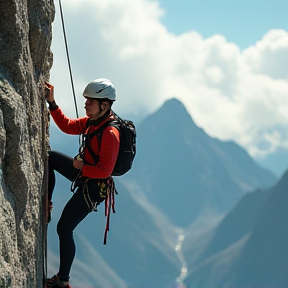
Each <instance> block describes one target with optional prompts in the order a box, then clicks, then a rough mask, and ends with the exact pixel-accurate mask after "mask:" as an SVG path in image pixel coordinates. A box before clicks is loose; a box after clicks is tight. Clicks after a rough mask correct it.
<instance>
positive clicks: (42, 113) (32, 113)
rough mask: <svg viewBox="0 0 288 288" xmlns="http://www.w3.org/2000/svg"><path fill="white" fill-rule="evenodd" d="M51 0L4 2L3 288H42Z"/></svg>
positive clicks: (0, 5) (0, 37) (0, 95)
mask: <svg viewBox="0 0 288 288" xmlns="http://www.w3.org/2000/svg"><path fill="white" fill-rule="evenodd" d="M54 13H55V11H54V3H53V1H52V0H5V1H4V0H1V1H0V287H1V288H4V287H13V288H16V287H17V288H19V287H29V288H31V287H43V278H44V277H45V265H46V264H45V260H46V259H45V249H46V223H45V207H46V205H45V202H46V201H45V200H46V198H45V194H46V190H47V189H46V186H47V175H46V171H47V169H46V165H47V157H46V155H47V142H48V141H47V139H48V133H47V122H48V112H47V108H46V104H45V99H44V96H43V95H44V81H45V80H48V79H49V71H50V68H51V66H52V53H51V51H50V45H51V39H52V29H51V23H52V21H53V19H54Z"/></svg>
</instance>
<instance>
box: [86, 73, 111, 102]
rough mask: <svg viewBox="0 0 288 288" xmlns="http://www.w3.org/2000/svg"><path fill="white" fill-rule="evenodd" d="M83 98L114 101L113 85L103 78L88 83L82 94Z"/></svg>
mask: <svg viewBox="0 0 288 288" xmlns="http://www.w3.org/2000/svg"><path fill="white" fill-rule="evenodd" d="M83 96H84V97H89V98H95V99H109V100H111V101H115V100H116V90H115V87H114V85H113V83H112V82H111V81H110V80H108V79H105V78H99V79H96V80H94V81H92V82H90V83H89V84H88V85H87V86H86V88H85V89H84V92H83Z"/></svg>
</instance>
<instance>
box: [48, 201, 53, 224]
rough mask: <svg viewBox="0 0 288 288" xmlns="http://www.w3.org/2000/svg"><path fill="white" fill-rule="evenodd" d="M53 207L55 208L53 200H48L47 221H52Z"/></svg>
mask: <svg viewBox="0 0 288 288" xmlns="http://www.w3.org/2000/svg"><path fill="white" fill-rule="evenodd" d="M52 208H53V202H52V201H48V207H47V223H49V222H50V221H51V217H52Z"/></svg>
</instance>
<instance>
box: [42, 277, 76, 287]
mask: <svg viewBox="0 0 288 288" xmlns="http://www.w3.org/2000/svg"><path fill="white" fill-rule="evenodd" d="M46 288H72V287H71V286H70V284H69V282H68V281H62V280H60V279H59V277H58V275H54V276H53V277H52V278H50V279H47V280H46Z"/></svg>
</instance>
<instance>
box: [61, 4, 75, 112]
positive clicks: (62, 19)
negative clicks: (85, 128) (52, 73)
mask: <svg viewBox="0 0 288 288" xmlns="http://www.w3.org/2000/svg"><path fill="white" fill-rule="evenodd" d="M59 7H60V15H61V22H62V29H63V36H64V42H65V47H66V55H67V61H68V67H69V72H70V80H71V86H72V92H73V97H74V105H75V111H76V116H77V118H79V114H78V108H77V102H76V96H75V89H74V84H73V77H72V69H71V64H70V57H69V52H68V43H67V37H66V31H65V30H66V29H65V24H64V16H63V9H62V5H61V0H59Z"/></svg>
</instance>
